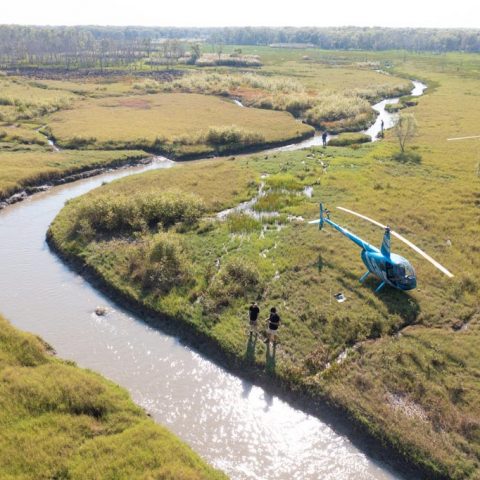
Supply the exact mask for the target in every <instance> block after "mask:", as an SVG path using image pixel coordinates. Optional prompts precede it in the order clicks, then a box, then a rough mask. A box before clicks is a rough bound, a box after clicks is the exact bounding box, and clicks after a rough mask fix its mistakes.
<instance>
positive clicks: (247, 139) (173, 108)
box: [49, 93, 313, 154]
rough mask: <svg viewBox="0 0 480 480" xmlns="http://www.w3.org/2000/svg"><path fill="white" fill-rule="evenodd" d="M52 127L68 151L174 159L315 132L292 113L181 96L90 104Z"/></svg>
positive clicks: (54, 118) (66, 114) (53, 121)
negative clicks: (133, 152) (146, 153)
mask: <svg viewBox="0 0 480 480" xmlns="http://www.w3.org/2000/svg"><path fill="white" fill-rule="evenodd" d="M49 126H50V129H51V132H52V135H53V136H54V137H55V138H56V139H57V141H58V143H59V144H60V145H63V146H68V147H72V146H75V145H80V146H82V145H87V146H94V147H108V148H128V147H133V148H146V149H147V150H148V149H150V150H151V149H154V150H157V151H163V152H168V153H170V152H171V153H172V154H176V153H177V152H179V153H182V152H185V153H189V152H190V153H200V152H205V153H211V152H215V151H216V150H218V149H221V148H222V147H224V148H227V149H228V148H231V149H235V148H237V149H239V148H242V147H244V148H245V147H248V146H255V145H257V146H258V145H268V144H275V143H281V142H286V141H290V140H291V141H293V140H295V139H299V138H302V137H305V136H308V135H309V134H310V135H311V134H313V129H312V128H311V127H309V126H307V125H303V124H301V123H299V122H297V121H295V120H294V119H293V117H292V116H291V115H290V114H288V113H281V112H271V111H266V110H260V109H247V108H241V107H239V106H237V105H235V104H234V103H233V102H231V101H229V100H225V99H220V98H217V97H213V96H206V95H197V94H182V93H171V94H169V93H164V94H155V95H143V96H131V97H116V98H109V99H102V100H92V101H85V102H82V103H81V104H80V105H78V106H77V108H75V109H72V110H66V111H63V112H58V113H57V114H55V115H53V116H52V117H51V121H50V122H49ZM232 127H233V130H234V131H236V132H237V133H238V136H233V137H232V138H231V139H230V138H228V136H225V138H220V139H219V140H218V141H215V139H211V138H210V131H211V130H212V129H213V130H215V129H223V128H232ZM80 132H81V133H80Z"/></svg>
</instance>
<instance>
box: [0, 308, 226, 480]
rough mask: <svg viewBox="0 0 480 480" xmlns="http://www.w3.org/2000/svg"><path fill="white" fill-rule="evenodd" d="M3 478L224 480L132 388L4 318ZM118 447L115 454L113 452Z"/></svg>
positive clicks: (0, 321)
mask: <svg viewBox="0 0 480 480" xmlns="http://www.w3.org/2000/svg"><path fill="white" fill-rule="evenodd" d="M0 406H1V408H0V425H1V428H2V435H1V437H0V476H1V478H2V479H5V480H8V479H14V478H15V479H24V480H29V479H31V480H37V479H39V478H45V479H46V478H57V479H81V478H89V479H99V480H100V479H105V478H117V479H125V480H126V479H132V478H165V479H166V478H171V479H174V478H175V479H180V478H182V479H198V480H207V479H208V480H210V479H225V478H226V477H225V476H224V475H223V474H222V473H220V472H219V471H217V470H214V469H213V468H211V467H209V466H208V465H207V464H205V463H204V462H203V461H202V460H201V459H200V458H199V457H198V455H196V454H195V453H194V452H193V451H192V450H191V449H190V448H189V447H188V446H187V445H186V444H184V443H182V442H181V441H179V440H178V439H177V438H176V437H175V436H174V435H173V434H171V433H170V432H169V431H168V430H167V429H165V428H163V427H161V426H160V425H157V424H155V423H154V421H153V420H152V419H150V418H149V417H148V416H147V414H146V413H145V412H144V411H143V410H142V409H141V408H140V407H138V406H136V405H135V404H134V403H133V401H132V400H131V399H130V397H129V396H128V394H127V392H126V391H125V390H123V389H122V388H120V387H118V386H117V385H114V384H113V383H111V382H109V381H108V380H105V379H104V378H102V377H101V376H100V375H98V374H96V373H93V372H91V371H87V370H82V369H80V368H78V367H76V366H75V364H73V362H65V361H61V360H59V359H57V358H55V356H54V355H53V352H52V349H51V348H50V347H49V346H48V345H46V344H45V343H43V342H42V341H41V340H40V339H38V338H37V337H34V336H33V335H30V334H26V333H23V332H20V331H18V330H16V329H14V328H13V327H12V326H11V325H10V324H9V323H8V322H7V321H6V320H5V319H4V318H3V317H0ZM112 451H115V452H116V453H115V455H112Z"/></svg>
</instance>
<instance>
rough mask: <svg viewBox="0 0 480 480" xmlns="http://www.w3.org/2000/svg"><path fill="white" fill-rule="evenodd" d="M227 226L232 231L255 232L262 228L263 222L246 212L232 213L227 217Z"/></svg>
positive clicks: (241, 232)
mask: <svg viewBox="0 0 480 480" xmlns="http://www.w3.org/2000/svg"><path fill="white" fill-rule="evenodd" d="M227 228H228V231H229V232H230V233H240V234H245V233H253V232H258V231H260V230H261V229H262V222H260V221H258V220H256V219H255V218H253V217H251V216H250V215H246V214H244V213H231V214H230V215H228V217H227Z"/></svg>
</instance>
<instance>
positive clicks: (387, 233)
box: [381, 227, 390, 258]
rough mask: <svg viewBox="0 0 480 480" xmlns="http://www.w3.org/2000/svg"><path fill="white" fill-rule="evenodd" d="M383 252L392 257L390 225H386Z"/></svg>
mask: <svg viewBox="0 0 480 480" xmlns="http://www.w3.org/2000/svg"><path fill="white" fill-rule="evenodd" d="M381 252H382V255H383V256H384V257H387V258H390V227H385V233H384V234H383V242H382V248H381Z"/></svg>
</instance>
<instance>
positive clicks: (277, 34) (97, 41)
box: [0, 25, 480, 68]
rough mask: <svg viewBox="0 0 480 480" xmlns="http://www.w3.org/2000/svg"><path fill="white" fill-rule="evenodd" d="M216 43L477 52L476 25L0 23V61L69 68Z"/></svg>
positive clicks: (104, 64) (168, 53)
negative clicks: (313, 25) (430, 27)
mask: <svg viewBox="0 0 480 480" xmlns="http://www.w3.org/2000/svg"><path fill="white" fill-rule="evenodd" d="M197 41H198V42H210V43H214V44H217V45H220V44H225V45H228V44H234V45H272V44H281V45H284V44H287V45H288V44H291V45H294V44H297V46H298V45H300V46H301V45H312V46H315V47H318V48H323V49H340V50H342V49H344V50H390V49H404V50H410V51H418V52H421V51H431V52H447V51H465V52H479V51H480V29H479V30H476V29H422V28H380V27H372V28H360V27H328V28H316V27H308V28H307V27H305V28H295V27H229V28H178V27H102V26H78V27H40V26H19V25H0V66H2V67H11V66H21V65H30V66H35V65H37V66H44V65H61V66H63V67H66V68H69V67H72V68H79V67H80V68H81V67H100V68H103V67H108V66H122V65H134V64H135V62H136V61H138V60H141V59H144V58H150V56H151V54H152V53H154V54H156V55H157V56H158V55H163V56H165V57H169V56H176V55H177V53H176V52H178V51H181V50H182V49H183V47H182V42H185V43H190V45H187V47H189V48H192V45H194V44H196V43H195V42H197Z"/></svg>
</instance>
